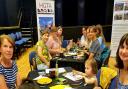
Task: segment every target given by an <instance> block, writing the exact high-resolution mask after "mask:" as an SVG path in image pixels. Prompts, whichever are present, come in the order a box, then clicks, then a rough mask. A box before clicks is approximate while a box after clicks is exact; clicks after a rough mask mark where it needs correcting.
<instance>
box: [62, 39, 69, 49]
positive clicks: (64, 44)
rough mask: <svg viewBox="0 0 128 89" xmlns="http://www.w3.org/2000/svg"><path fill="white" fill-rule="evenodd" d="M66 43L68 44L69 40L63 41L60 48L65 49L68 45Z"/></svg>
mask: <svg viewBox="0 0 128 89" xmlns="http://www.w3.org/2000/svg"><path fill="white" fill-rule="evenodd" d="M68 43H69V40H63V42H62V47H63V48H66V47H67V45H68Z"/></svg>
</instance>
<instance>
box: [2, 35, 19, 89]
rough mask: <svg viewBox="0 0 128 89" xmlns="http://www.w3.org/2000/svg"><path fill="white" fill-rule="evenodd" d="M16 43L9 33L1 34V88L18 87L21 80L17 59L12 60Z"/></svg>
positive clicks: (11, 88) (10, 88) (14, 88)
mask: <svg viewBox="0 0 128 89" xmlns="http://www.w3.org/2000/svg"><path fill="white" fill-rule="evenodd" d="M14 47H15V43H14V40H13V39H11V37H9V36H8V35H1V36H0V89H16V88H18V87H19V86H20V84H21V80H20V76H19V73H18V68H17V65H16V62H15V60H12V57H13V53H14Z"/></svg>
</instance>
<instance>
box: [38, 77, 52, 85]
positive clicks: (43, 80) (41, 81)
mask: <svg viewBox="0 0 128 89" xmlns="http://www.w3.org/2000/svg"><path fill="white" fill-rule="evenodd" d="M51 82H52V79H51V78H48V77H42V78H40V79H38V80H37V83H38V84H49V83H51Z"/></svg>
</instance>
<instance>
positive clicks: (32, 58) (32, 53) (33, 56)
mask: <svg viewBox="0 0 128 89" xmlns="http://www.w3.org/2000/svg"><path fill="white" fill-rule="evenodd" d="M35 57H36V52H35V51H31V52H30V54H29V63H30V68H31V70H32V66H33V64H34V63H33V61H34V58H35Z"/></svg>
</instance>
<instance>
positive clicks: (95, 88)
mask: <svg viewBox="0 0 128 89" xmlns="http://www.w3.org/2000/svg"><path fill="white" fill-rule="evenodd" d="M93 89H102V88H101V87H94V88H93Z"/></svg>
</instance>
